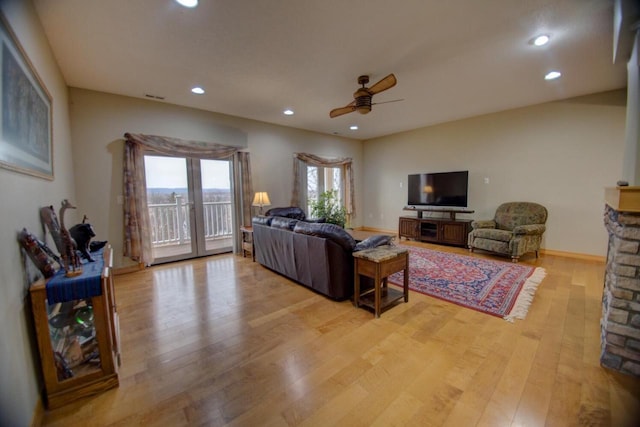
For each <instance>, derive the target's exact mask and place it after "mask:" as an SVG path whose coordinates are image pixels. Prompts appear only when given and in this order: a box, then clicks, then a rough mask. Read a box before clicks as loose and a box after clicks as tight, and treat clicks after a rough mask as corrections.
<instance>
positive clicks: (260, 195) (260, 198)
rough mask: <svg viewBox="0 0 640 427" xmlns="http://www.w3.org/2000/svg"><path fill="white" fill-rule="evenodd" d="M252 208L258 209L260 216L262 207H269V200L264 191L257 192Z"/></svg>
mask: <svg viewBox="0 0 640 427" xmlns="http://www.w3.org/2000/svg"><path fill="white" fill-rule="evenodd" d="M252 205H253V206H259V207H260V215H262V207H263V206H271V201H270V200H269V195H268V194H267V192H266V191H259V192H257V193H256V194H255V196H254V197H253V203H252Z"/></svg>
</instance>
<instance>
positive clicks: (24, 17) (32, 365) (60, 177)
mask: <svg viewBox="0 0 640 427" xmlns="http://www.w3.org/2000/svg"><path fill="white" fill-rule="evenodd" d="M0 10H1V11H2V13H3V15H4V16H5V18H6V19H7V20H8V21H9V25H10V26H11V28H12V29H13V31H14V32H15V33H16V35H17V37H18V39H19V41H20V43H21V44H22V47H23V48H24V50H25V51H26V53H27V55H28V57H29V59H30V60H31V62H32V63H33V65H34V67H35V69H36V70H37V72H38V74H39V75H40V78H41V79H42V81H43V82H44V85H45V86H46V88H47V89H48V91H49V93H50V94H51V96H52V97H53V160H54V174H55V179H54V180H53V181H48V180H44V179H41V178H35V177H32V176H28V175H23V174H20V173H16V172H12V171H9V170H6V169H0V200H2V203H0V218H1V221H2V222H1V224H2V227H0V242H2V244H0V276H1V280H0V325H2V327H0V425H3V426H4V425H7V426H25V425H29V424H30V423H31V419H32V417H33V410H34V408H35V407H36V403H37V401H38V395H39V390H40V386H41V381H40V376H41V375H40V368H39V366H37V365H36V363H38V362H37V360H38V359H37V357H36V354H37V350H36V341H35V338H34V331H33V325H32V322H31V311H30V302H29V300H28V298H27V290H28V284H29V281H30V279H32V278H33V277H30V278H27V277H26V273H25V269H24V268H23V259H22V257H21V253H20V249H19V245H18V242H17V240H16V236H17V233H18V231H19V230H21V229H22V228H23V227H26V228H27V229H28V230H30V231H31V232H33V233H34V234H36V235H37V236H39V237H40V238H41V239H42V238H43V236H44V235H43V230H42V225H41V223H40V217H39V209H40V207H42V206H46V205H54V206H55V207H56V209H57V208H58V207H59V206H60V201H61V200H62V199H64V198H69V199H73V198H74V193H75V189H74V182H73V170H72V162H71V142H70V132H69V114H68V104H67V87H66V84H65V82H64V81H63V79H62V76H61V74H60V71H59V70H58V67H57V65H56V62H55V60H54V58H53V55H52V54H51V51H50V50H49V44H48V42H47V40H46V38H45V35H44V31H43V30H42V28H41V26H40V21H39V20H38V18H37V15H36V13H35V11H34V10H33V7H32V6H31V2H24V1H20V0H12V1H8V0H7V1H1V2H0ZM74 220H75V216H74V215H73V213H70V214H69V217H68V221H69V222H72V221H74ZM48 242H49V244H52V241H51V240H50V239H49V240H48ZM27 262H28V263H30V262H31V261H27ZM30 270H31V269H30ZM31 273H33V270H31ZM31 273H30V276H31Z"/></svg>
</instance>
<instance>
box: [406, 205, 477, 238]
mask: <svg viewBox="0 0 640 427" xmlns="http://www.w3.org/2000/svg"><path fill="white" fill-rule="evenodd" d="M404 210H409V211H417V212H418V216H417V217H413V216H401V217H400V220H399V223H398V236H399V237H400V239H402V238H403V237H404V238H405V239H413V240H418V241H421V242H429V243H438V244H444V245H453V246H462V247H464V246H466V245H467V236H468V235H469V232H470V231H471V221H472V220H470V219H456V217H455V215H456V213H473V212H474V211H472V210H468V209H439V210H432V209H420V208H412V207H407V208H404ZM424 211H428V212H446V213H448V214H449V218H423V216H422V212H424Z"/></svg>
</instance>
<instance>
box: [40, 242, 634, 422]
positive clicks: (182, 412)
mask: <svg viewBox="0 0 640 427" xmlns="http://www.w3.org/2000/svg"><path fill="white" fill-rule="evenodd" d="M402 243H403V244H404V243H405V242H404V241H403V242H402ZM418 245H419V244H418ZM422 246H425V247H430V248H433V249H438V250H447V251H452V252H458V253H462V254H468V252H467V251H466V250H463V249H458V248H447V247H443V246H433V245H422ZM473 256H480V257H483V256H487V255H486V254H485V255H483V254H473ZM522 262H523V263H526V264H531V265H536V266H541V267H544V268H545V269H546V270H547V277H546V278H545V279H544V281H543V282H542V284H541V285H540V287H539V289H538V291H537V293H536V296H535V299H534V302H533V305H532V306H531V308H530V310H529V314H528V315H527V318H526V319H525V320H518V321H516V323H509V322H506V321H504V320H502V319H499V318H495V317H492V316H489V315H486V314H481V313H478V312H475V311H473V310H469V309H465V308H462V307H459V306H456V305H453V304H449V303H446V302H444V301H440V300H437V299H434V298H430V297H427V296H425V295H421V294H418V293H415V292H411V293H410V297H409V303H407V304H400V305H398V306H396V307H394V308H392V309H391V310H389V311H387V312H385V313H383V315H382V316H381V317H380V319H374V318H373V315H372V314H371V313H370V312H368V311H365V310H363V309H356V308H354V307H353V306H352V304H351V302H349V301H344V302H333V301H331V300H329V299H327V298H325V297H323V296H320V295H318V294H315V293H313V292H312V291H309V290H308V289H306V288H304V287H302V286H300V285H297V284H295V283H293V282H291V281H289V280H287V279H285V278H283V277H281V276H279V275H277V274H275V273H273V272H271V271H269V270H267V269H265V268H264V267H262V266H260V265H259V264H257V263H253V262H251V259H250V258H242V257H241V256H239V255H230V254H229V255H219V256H213V257H208V258H201V259H197V260H193V261H188V262H181V263H174V264H166V265H161V266H156V267H152V268H149V269H147V270H146V271H143V272H137V273H132V274H128V275H123V276H117V277H116V298H117V303H118V311H119V313H120V328H121V338H122V343H121V344H122V345H121V347H122V366H121V369H120V386H119V387H118V388H117V389H114V390H110V391H108V392H106V393H103V394H101V395H99V396H96V397H92V398H89V399H85V400H82V401H79V402H77V403H73V404H71V405H68V406H65V407H63V408H60V409H57V410H54V411H49V412H46V413H45V418H44V420H43V424H44V425H51V426H85V425H93V426H130V425H144V426H192V425H211V426H223V425H224V426H334V425H337V426H389V425H410V426H456V427H457V426H476V425H477V426H543V425H548V426H582V425H588V426H634V425H639V424H640V422H639V420H640V380H638V379H635V378H632V377H629V376H625V375H621V374H618V373H616V372H612V371H610V370H606V369H604V368H602V367H600V365H599V354H600V327H599V321H600V316H601V296H602V286H603V272H604V265H603V263H601V262H597V261H589V260H578V259H573V258H564V257H559V256H553V255H541V257H540V258H539V259H537V260H536V259H535V257H533V256H525V257H524V258H523V260H522Z"/></svg>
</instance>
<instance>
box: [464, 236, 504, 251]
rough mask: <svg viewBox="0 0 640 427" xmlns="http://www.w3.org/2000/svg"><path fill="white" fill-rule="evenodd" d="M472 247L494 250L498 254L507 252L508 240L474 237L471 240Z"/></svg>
mask: <svg viewBox="0 0 640 427" xmlns="http://www.w3.org/2000/svg"><path fill="white" fill-rule="evenodd" d="M473 247H474V248H478V249H484V250H485V251H490V252H496V253H499V254H509V253H511V251H510V250H509V242H502V241H499V240H493V239H480V238H476V239H475V240H474V241H473Z"/></svg>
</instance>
